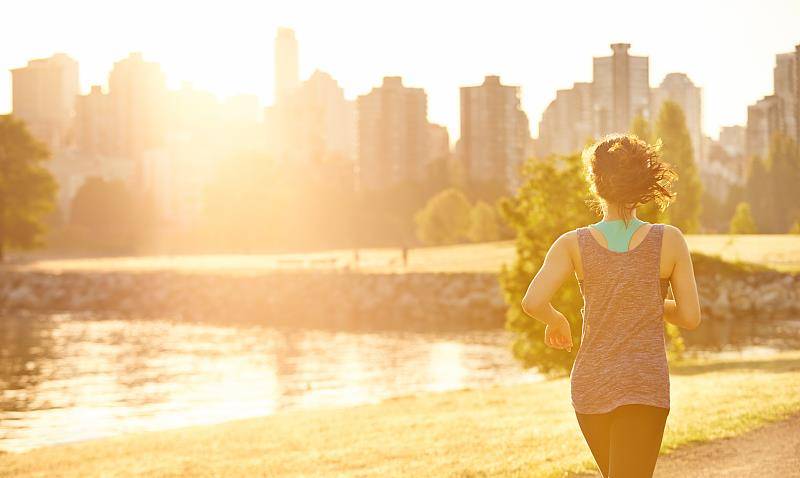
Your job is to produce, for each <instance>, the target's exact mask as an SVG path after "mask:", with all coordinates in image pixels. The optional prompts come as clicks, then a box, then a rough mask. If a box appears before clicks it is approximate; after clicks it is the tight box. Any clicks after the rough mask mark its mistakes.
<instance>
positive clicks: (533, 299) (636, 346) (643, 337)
mask: <svg viewBox="0 0 800 478" xmlns="http://www.w3.org/2000/svg"><path fill="white" fill-rule="evenodd" d="M583 160H584V165H585V169H586V177H587V180H588V182H589V184H590V189H591V192H592V195H593V196H594V202H593V205H594V206H595V207H596V208H599V209H602V214H603V219H602V220H601V221H599V222H597V223H594V224H590V225H589V226H586V227H579V228H577V229H575V230H573V231H569V232H566V233H564V234H563V235H561V236H560V237H559V238H558V239H556V241H555V242H554V243H553V245H552V246H551V247H550V250H549V251H548V253H547V255H546V257H545V260H544V263H543V264H542V267H541V269H540V270H539V272H538V273H537V274H536V277H534V279H533V280H532V281H531V283H530V286H529V287H528V291H527V292H526V294H525V297H524V298H523V300H522V308H523V310H525V312H526V313H527V314H528V315H530V316H532V317H534V318H535V319H537V320H539V321H541V322H543V323H545V324H546V327H545V334H544V341H545V343H546V344H547V345H548V346H550V347H554V348H557V349H563V350H566V351H571V350H572V333H571V330H570V324H569V322H568V321H567V319H566V317H564V315H563V314H562V313H561V312H559V311H557V310H555V309H554V308H553V306H552V305H551V304H550V299H551V297H552V296H553V294H554V293H555V292H556V291H557V290H558V288H559V287H560V286H561V284H563V283H564V281H565V280H567V279H568V278H569V277H570V276H571V275H572V274H574V275H575V277H576V278H577V280H578V284H579V286H580V290H581V294H582V295H583V301H584V305H583V308H582V309H581V315H582V317H583V323H582V328H581V344H580V348H579V349H578V352H577V356H576V358H575V362H574V364H573V366H572V371H571V374H570V385H571V399H572V406H573V408H574V409H575V414H576V417H577V421H578V425H579V426H580V429H581V431H582V432H583V436H584V438H585V439H586V443H587V444H588V445H589V449H590V450H591V452H592V455H593V456H594V459H595V461H596V462H597V466H598V468H599V469H600V472H601V473H602V475H603V477H605V478H609V477H610V478H624V477H635V478H642V477H651V476H652V475H653V470H654V469H655V465H656V460H657V459H658V453H659V449H660V447H661V440H662V437H663V433H664V426H665V423H666V420H667V416H668V414H669V408H670V392H669V368H668V366H667V355H666V346H665V338H664V323H663V321H664V320H666V321H667V322H670V323H672V324H675V325H677V326H679V327H682V328H685V329H690V330H691V329H694V328H696V327H697V326H698V325H699V324H700V301H699V298H698V295H697V284H696V283H695V278H694V269H693V266H692V260H691V257H690V255H689V249H688V247H687V245H686V240H685V239H684V237H683V234H682V233H681V231H680V229H678V228H676V227H673V226H670V225H667V224H660V223H655V224H651V223H648V222H646V221H642V220H640V219H638V218H637V217H636V207H637V206H640V205H643V204H646V203H648V202H650V201H655V203H656V205H657V206H658V208H659V209H660V210H663V209H664V208H666V206H667V205H668V204H669V203H670V202H672V200H673V199H674V198H675V194H674V193H673V192H672V191H671V190H670V188H671V184H672V182H673V181H674V180H676V179H677V174H676V173H675V172H674V171H673V170H672V169H671V167H670V166H669V165H668V164H667V163H664V162H663V161H661V158H660V153H659V146H658V145H656V146H654V145H650V144H647V143H646V142H644V141H642V140H640V139H638V138H637V137H636V136H633V135H610V136H607V137H605V138H603V139H602V140H600V141H598V142H597V143H595V144H593V145H592V146H590V147H588V148H586V150H585V151H584V152H583ZM670 284H671V285H672V292H673V296H674V299H666V297H667V291H668V289H669V286H670Z"/></svg>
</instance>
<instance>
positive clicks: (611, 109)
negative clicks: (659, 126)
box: [592, 43, 650, 136]
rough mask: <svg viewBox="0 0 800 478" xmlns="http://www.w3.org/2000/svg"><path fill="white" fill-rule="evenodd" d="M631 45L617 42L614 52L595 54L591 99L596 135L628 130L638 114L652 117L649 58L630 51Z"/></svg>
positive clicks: (613, 46)
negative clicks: (603, 55) (605, 54)
mask: <svg viewBox="0 0 800 478" xmlns="http://www.w3.org/2000/svg"><path fill="white" fill-rule="evenodd" d="M630 47H631V46H630V44H628V43H614V44H612V45H611V50H612V51H613V54H612V55H611V56H605V57H594V60H593V81H592V102H593V104H594V108H595V111H594V128H595V134H596V135H597V136H602V135H604V134H608V133H624V132H627V131H629V130H630V127H631V123H632V122H633V119H634V118H635V117H636V116H637V115H639V114H641V115H642V116H644V117H645V118H648V119H649V118H650V80H649V79H650V66H649V58H648V57H646V56H632V55H630V54H628V49H630Z"/></svg>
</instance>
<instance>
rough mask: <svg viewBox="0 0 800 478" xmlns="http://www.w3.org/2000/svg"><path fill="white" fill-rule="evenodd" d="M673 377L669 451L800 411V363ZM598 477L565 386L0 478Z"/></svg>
mask: <svg viewBox="0 0 800 478" xmlns="http://www.w3.org/2000/svg"><path fill="white" fill-rule="evenodd" d="M671 372H672V410H671V412H670V416H669V419H668V421H667V428H666V432H665V437H664V444H663V448H664V451H665V452H669V451H670V450H673V449H675V448H677V447H680V446H685V445H687V444H691V443H696V442H703V441H707V440H712V439H718V438H722V437H727V436H733V435H736V434H740V433H743V432H745V431H748V430H751V429H753V428H755V427H757V426H759V425H761V424H764V423H766V422H769V421H774V420H779V419H781V418H785V417H787V416H789V415H791V414H793V413H796V412H800V393H798V390H800V352H796V351H791V352H782V353H780V354H777V355H772V356H763V357H753V358H728V359H722V358H715V359H694V360H691V361H687V362H685V363H682V364H680V365H672V366H671ZM220 393H224V391H220ZM591 468H592V462H591V456H590V454H589V452H588V449H587V447H586V445H585V444H584V442H583V441H582V438H581V435H580V431H579V428H578V426H577V423H576V421H575V418H574V415H573V412H572V409H571V406H570V404H569V382H568V381H567V379H564V378H562V379H555V380H547V381H544V382H538V383H532V384H524V385H515V386H509V387H494V388H485V389H479V390H460V391H454V392H446V393H438V394H426V395H421V396H417V397H403V398H397V399H392V400H388V401H385V402H382V403H380V404H374V405H362V406H357V407H350V408H337V409H334V408H328V409H317V410H310V411H292V412H286V413H282V414H278V415H274V416H270V417H264V418H254V419H247V420H239V421H234V422H229V423H225V424H221V425H214V426H198V427H191V428H184V429H179V430H172V431H165V432H153V433H142V434H136V435H127V436H121V437H117V438H110V439H103V440H97V441H90V442H85V443H79V444H73V445H60V446H53V447H49V448H43V449H39V450H34V451H31V452H27V453H24V454H5V455H2V456H0V476H23V477H27V476H48V477H49V476H75V477H78V476H80V477H90V476H115V477H126V476H141V475H147V476H237V477H238V476H288V477H301V476H341V477H362V476H382V477H383V476H390V477H391V476H415V477H434V476H435V477H441V476H452V477H484V476H493V477H494V476H497V477H556V476H564V475H565V473H566V472H580V471H586V470H590V469H591Z"/></svg>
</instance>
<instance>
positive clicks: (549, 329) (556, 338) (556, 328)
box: [544, 311, 572, 352]
mask: <svg viewBox="0 0 800 478" xmlns="http://www.w3.org/2000/svg"><path fill="white" fill-rule="evenodd" d="M556 312H557V316H556V317H555V320H553V321H552V322H550V323H548V324H547V325H546V326H545V328H544V343H545V345H547V346H548V347H553V348H554V349H561V350H566V351H567V352H572V329H571V327H570V325H569V321H568V320H567V318H566V317H565V316H564V314H562V313H561V312H558V311H556Z"/></svg>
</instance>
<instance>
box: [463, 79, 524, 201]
mask: <svg viewBox="0 0 800 478" xmlns="http://www.w3.org/2000/svg"><path fill="white" fill-rule="evenodd" d="M529 145H530V127H529V124H528V117H527V115H526V114H525V112H524V111H522V108H521V106H520V88H519V86H509V85H503V84H501V83H500V77H499V76H487V77H486V78H485V79H484V81H483V84H481V85H478V86H462V87H461V138H460V144H459V160H460V161H461V163H462V164H463V166H464V171H465V173H466V178H467V179H468V180H469V181H479V182H483V181H489V182H495V183H497V184H500V185H503V186H504V187H505V188H506V190H507V191H509V192H510V191H513V190H515V189H516V188H517V187H518V186H519V181H520V167H521V165H522V163H523V162H524V160H525V159H526V155H527V154H528V152H529V151H528V149H529Z"/></svg>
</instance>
